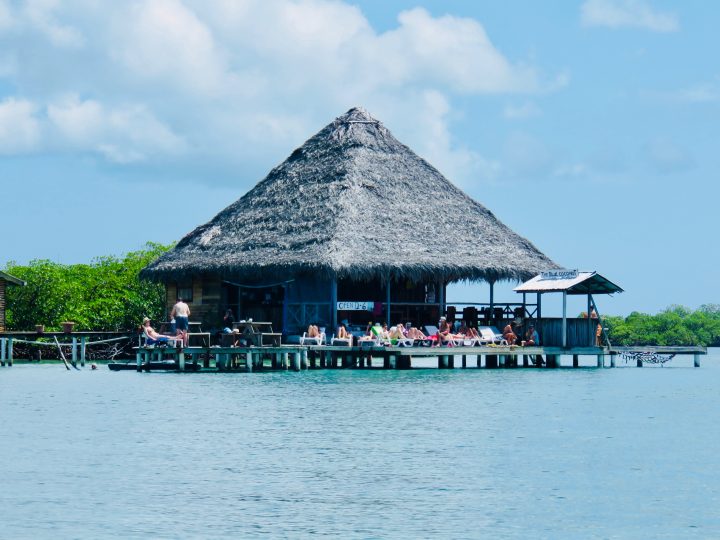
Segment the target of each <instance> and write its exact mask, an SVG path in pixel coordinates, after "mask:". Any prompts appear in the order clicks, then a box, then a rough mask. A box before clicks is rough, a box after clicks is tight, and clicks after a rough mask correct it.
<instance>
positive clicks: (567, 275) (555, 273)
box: [540, 270, 578, 280]
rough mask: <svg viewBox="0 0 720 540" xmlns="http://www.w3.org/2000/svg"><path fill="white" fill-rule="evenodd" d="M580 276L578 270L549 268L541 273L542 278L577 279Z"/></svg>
mask: <svg viewBox="0 0 720 540" xmlns="http://www.w3.org/2000/svg"><path fill="white" fill-rule="evenodd" d="M576 277H578V271H577V270H549V271H547V272H543V273H542V274H540V279H541V280H558V279H575V278H576Z"/></svg>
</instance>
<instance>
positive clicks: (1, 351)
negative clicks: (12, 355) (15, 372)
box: [0, 338, 5, 366]
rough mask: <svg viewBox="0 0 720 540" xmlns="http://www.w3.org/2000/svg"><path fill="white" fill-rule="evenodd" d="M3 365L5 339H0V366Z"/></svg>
mask: <svg viewBox="0 0 720 540" xmlns="http://www.w3.org/2000/svg"><path fill="white" fill-rule="evenodd" d="M4 365H5V338H0V366H4Z"/></svg>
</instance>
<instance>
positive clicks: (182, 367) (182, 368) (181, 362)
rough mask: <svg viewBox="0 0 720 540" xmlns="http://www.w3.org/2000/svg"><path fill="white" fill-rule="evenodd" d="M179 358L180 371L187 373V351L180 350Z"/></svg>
mask: <svg viewBox="0 0 720 540" xmlns="http://www.w3.org/2000/svg"><path fill="white" fill-rule="evenodd" d="M177 358H178V369H179V370H180V371H185V351H184V350H183V349H180V352H178V355H177Z"/></svg>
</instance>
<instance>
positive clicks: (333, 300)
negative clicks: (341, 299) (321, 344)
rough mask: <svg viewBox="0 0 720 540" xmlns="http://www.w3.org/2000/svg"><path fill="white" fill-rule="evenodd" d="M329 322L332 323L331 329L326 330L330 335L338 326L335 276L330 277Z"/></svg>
mask: <svg viewBox="0 0 720 540" xmlns="http://www.w3.org/2000/svg"><path fill="white" fill-rule="evenodd" d="M330 313H331V317H330V324H332V331H331V332H328V333H327V335H328V336H330V335H332V334H334V333H335V332H336V331H337V327H338V315H337V276H333V277H332V281H331V282H330Z"/></svg>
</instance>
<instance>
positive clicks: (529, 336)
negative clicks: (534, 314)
mask: <svg viewBox="0 0 720 540" xmlns="http://www.w3.org/2000/svg"><path fill="white" fill-rule="evenodd" d="M525 345H528V346H539V345H540V334H538V332H537V330H535V327H534V326H533V325H532V324H531V325H530V326H529V327H528V329H527V332H525Z"/></svg>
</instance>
